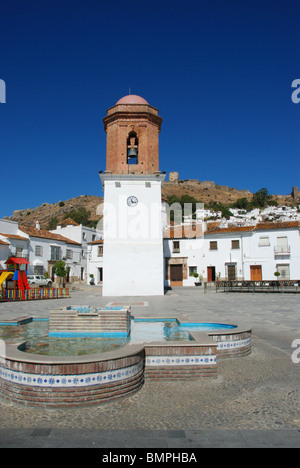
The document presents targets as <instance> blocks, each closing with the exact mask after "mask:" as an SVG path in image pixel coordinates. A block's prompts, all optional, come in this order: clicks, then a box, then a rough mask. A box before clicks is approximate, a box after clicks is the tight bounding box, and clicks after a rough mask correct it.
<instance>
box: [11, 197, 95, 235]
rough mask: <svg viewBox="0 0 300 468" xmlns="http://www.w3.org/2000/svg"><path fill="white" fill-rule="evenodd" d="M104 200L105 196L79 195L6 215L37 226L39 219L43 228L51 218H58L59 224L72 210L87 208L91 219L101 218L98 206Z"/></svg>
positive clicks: (14, 219)
mask: <svg viewBox="0 0 300 468" xmlns="http://www.w3.org/2000/svg"><path fill="white" fill-rule="evenodd" d="M102 202H103V198H101V197H97V196H93V195H79V196H78V197H75V198H70V199H69V200H65V201H62V200H61V201H59V202H57V203H52V204H50V203H43V204H42V205H41V206H38V207H36V208H34V209H31V208H28V209H26V210H16V211H14V212H13V215H12V216H10V217H6V219H9V220H11V221H17V222H19V223H20V224H28V225H30V226H35V223H36V221H39V222H40V226H41V228H42V229H47V228H48V226H49V223H50V221H51V219H55V218H56V219H57V221H58V224H59V222H61V221H62V220H63V219H64V218H65V216H66V215H67V214H68V213H69V212H70V211H72V210H74V211H77V210H78V209H79V208H85V209H86V211H89V212H90V213H91V214H90V217H89V219H90V220H98V219H100V215H98V214H97V208H98V206H99V204H101V203H102Z"/></svg>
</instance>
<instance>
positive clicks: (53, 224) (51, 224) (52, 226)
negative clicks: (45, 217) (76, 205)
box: [46, 216, 58, 231]
mask: <svg viewBox="0 0 300 468" xmlns="http://www.w3.org/2000/svg"><path fill="white" fill-rule="evenodd" d="M57 225H58V219H57V217H56V216H55V217H54V218H51V219H50V221H49V222H48V225H47V227H46V229H48V231H51V230H53V229H56V227H57Z"/></svg>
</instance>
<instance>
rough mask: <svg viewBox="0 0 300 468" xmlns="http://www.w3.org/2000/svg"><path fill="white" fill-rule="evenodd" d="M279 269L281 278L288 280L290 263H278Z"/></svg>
mask: <svg viewBox="0 0 300 468" xmlns="http://www.w3.org/2000/svg"><path fill="white" fill-rule="evenodd" d="M277 271H278V272H279V273H280V276H279V277H278V279H279V280H282V281H287V280H289V279H290V265H277Z"/></svg>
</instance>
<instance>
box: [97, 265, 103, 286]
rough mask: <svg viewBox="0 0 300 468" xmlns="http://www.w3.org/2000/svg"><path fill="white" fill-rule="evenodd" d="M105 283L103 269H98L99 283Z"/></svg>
mask: <svg viewBox="0 0 300 468" xmlns="http://www.w3.org/2000/svg"><path fill="white" fill-rule="evenodd" d="M102 282H103V268H98V283H102Z"/></svg>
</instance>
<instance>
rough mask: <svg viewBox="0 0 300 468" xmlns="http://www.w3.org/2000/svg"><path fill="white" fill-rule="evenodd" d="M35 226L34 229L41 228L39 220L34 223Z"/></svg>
mask: <svg viewBox="0 0 300 468" xmlns="http://www.w3.org/2000/svg"><path fill="white" fill-rule="evenodd" d="M35 227H36V229H38V230H40V229H41V225H40V222H39V221H37V222H36V223H35Z"/></svg>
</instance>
